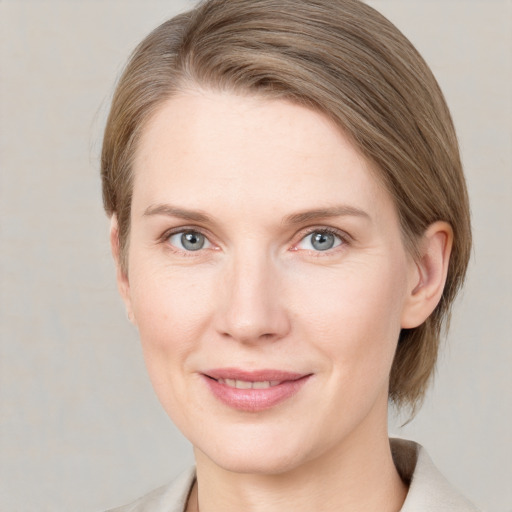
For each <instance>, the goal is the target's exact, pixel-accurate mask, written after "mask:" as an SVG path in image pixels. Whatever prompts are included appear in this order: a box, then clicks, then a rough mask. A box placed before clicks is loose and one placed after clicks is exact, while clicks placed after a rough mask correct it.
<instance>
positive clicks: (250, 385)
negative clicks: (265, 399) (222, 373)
mask: <svg viewBox="0 0 512 512" xmlns="http://www.w3.org/2000/svg"><path fill="white" fill-rule="evenodd" d="M218 381H219V382H220V383H221V384H225V385H226V386H229V387H230V388H237V389H267V388H270V387H273V386H277V385H278V384H280V383H281V381H279V380H264V381H261V382H250V381H246V380H235V379H219V380H218Z"/></svg>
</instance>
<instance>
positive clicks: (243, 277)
mask: <svg viewBox="0 0 512 512" xmlns="http://www.w3.org/2000/svg"><path fill="white" fill-rule="evenodd" d="M282 292H283V287H282V276H281V275H280V272H279V269H278V268H277V265H276V264H275V263H273V262H272V261H271V258H270V257H268V256H265V255H261V256H259V257H256V256H254V254H253V255H251V257H247V256H245V257H244V256H243V255H240V256H239V257H238V258H237V259H235V260H233V261H232V262H231V263H230V265H229V268H228V269H227V270H226V272H225V273H224V275H223V276H222V283H220V286H219V297H218V303H217V308H216V309H217V314H216V329H217V332H218V333H220V335H221V336H223V337H225V338H230V339H233V340H236V341H238V342H241V343H244V344H251V343H257V342H260V343H261V342H262V341H264V340H267V341H277V340H279V339H281V338H283V337H285V336H286V335H287V334H288V333H289V331H290V328H291V325H290V319H289V315H288V313H287V310H286V307H285V304H284V302H285V299H284V294H283V293H282Z"/></svg>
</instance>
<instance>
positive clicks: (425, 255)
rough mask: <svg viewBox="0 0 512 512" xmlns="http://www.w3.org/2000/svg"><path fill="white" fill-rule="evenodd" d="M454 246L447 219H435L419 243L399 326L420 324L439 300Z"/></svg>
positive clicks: (412, 326)
mask: <svg viewBox="0 0 512 512" xmlns="http://www.w3.org/2000/svg"><path fill="white" fill-rule="evenodd" d="M452 245H453V230H452V228H451V226H450V225H449V224H448V223H447V222H442V221H438V222H434V223H433V224H431V225H430V226H429V227H428V229H427V230H426V232H425V234H424V235H423V237H422V240H421V242H420V246H419V247H420V255H419V259H416V260H415V261H414V262H413V264H412V265H413V266H412V268H411V274H410V279H409V288H408V292H407V297H406V301H405V305H404V308H403V310H402V328H404V329H412V328H414V327H418V326H419V325H421V324H422V323H423V322H424V321H425V320H426V319H427V318H428V317H429V316H430V314H431V313H432V312H433V311H434V309H435V308H436V306H437V304H438V303H439V301H440V300H441V296H442V294H443V290H444V285H445V283H446V276H447V274H448V263H449V261H450V253H451V250H452Z"/></svg>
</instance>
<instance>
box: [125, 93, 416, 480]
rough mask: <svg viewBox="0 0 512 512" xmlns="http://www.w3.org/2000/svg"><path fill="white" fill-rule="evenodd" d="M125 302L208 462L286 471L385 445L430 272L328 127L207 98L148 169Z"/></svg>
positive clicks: (378, 190)
mask: <svg viewBox="0 0 512 512" xmlns="http://www.w3.org/2000/svg"><path fill="white" fill-rule="evenodd" d="M134 173H135V178H134V190H133V203H132V217H131V222H132V224H131V233H130V246H129V253H128V264H129V271H128V275H127V276H122V275H121V277H120V281H121V289H122V293H123V295H124V298H125V300H126V303H127V307H128V308H129V310H130V312H131V314H132V316H133V319H134V323H135V324H136V325H137V327H138V329H139V332H140V337H141V341H142V346H143V351H144V356H145V360H146V364H147V367H148V370H149V375H150V378H151V380H152V383H153V386H154V388H155V390H156V393H157V395H158V397H159V399H160V401H161V403H162V404H163V406H164V408H165V410H166V411H167V413H168V414H169V416H170V417H171V418H172V419H173V421H174V422H175V423H176V424H177V426H178V427H179V428H180V430H181V431H182V432H183V433H184V434H185V436H186V437H188V438H189V440H190V441H191V442H192V444H193V445H194V446H195V447H196V450H197V452H198V453H200V454H202V455H203V456H204V457H207V458H208V460H210V461H213V462H214V463H215V464H217V465H218V466H221V467H223V468H226V469H229V470H232V471H242V472H266V473H274V472H283V471H286V470H290V469H292V468H296V467H299V466H300V465H301V464H306V463H307V462H308V461H311V460H315V459H318V458H321V457H324V456H327V454H329V453H332V452H333V451H336V450H343V449H346V448H348V446H349V445H350V444H351V443H354V442H356V441H355V440H359V442H361V439H363V438H364V436H367V437H368V436H370V437H371V436H374V435H375V434H376V432H382V431H384V432H385V429H386V410H387V388H388V375H389V371H390V367H391V363H392V359H393V355H394V351H395V348H396V343H397V339H398V335H399V332H400V328H401V325H402V324H403V322H404V317H405V316H406V315H407V297H408V295H409V293H410V288H411V282H412V276H413V275H414V272H415V266H414V264H413V262H412V261H411V258H410V257H409V256H408V254H407V252H406V250H405V249H404V246H403V244H402V239H401V233H400V227H399V222H398V218H397V214H396V211H395V208H394V205H393V203H392V200H391V198H390V196H389V195H388V193H387V192H386V191H385V190H384V189H383V188H382V187H381V186H380V185H379V183H378V182H377V180H376V179H375V178H374V175H373V174H372V171H371V169H370V167H369V165H368V163H367V162H366V161H365V159H364V158H363V157H362V156H361V155H360V154H359V153H358V152H357V151H356V149H355V148H354V146H353V145H352V144H351V143H350V142H349V140H348V139H347V138H346V137H345V136H344V135H343V133H342V132H341V131H340V130H339V129H338V128H336V127H335V126H334V125H333V124H331V123H330V122H329V121H328V120H327V119H326V118H325V117H324V116H323V115H321V114H319V113H317V112H314V111H311V110H308V109H306V108H304V107H301V106H298V105H294V104H292V103H288V102H286V101H282V100H268V99H261V98H255V97H247V96H237V95H234V94H230V93H219V92H212V91H199V90H197V91H194V90H192V91H190V92H187V93H182V94H181V95H178V96H176V97H173V98H172V99H170V100H168V101H167V103H165V104H164V105H163V106H162V107H161V108H160V110H159V111H158V112H157V113H156V115H155V116H154V117H153V118H152V119H151V122H150V123H149V124H148V125H147V127H146V129H145V132H144V134H143V137H142V139H141V142H140V146H139V148H138V152H137V154H136V158H135V162H134Z"/></svg>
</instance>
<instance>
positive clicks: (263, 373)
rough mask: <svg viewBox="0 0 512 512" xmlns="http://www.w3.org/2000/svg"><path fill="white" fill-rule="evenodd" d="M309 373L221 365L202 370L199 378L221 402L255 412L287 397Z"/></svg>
mask: <svg viewBox="0 0 512 512" xmlns="http://www.w3.org/2000/svg"><path fill="white" fill-rule="evenodd" d="M311 376H312V374H300V373H292V372H284V371H278V370H259V371H243V370H239V369H234V368H225V369H217V370H210V371H208V372H206V373H204V374H203V380H204V382H205V383H206V385H207V387H208V389H209V391H210V392H211V394H212V395H213V397H214V398H216V399H217V400H218V401H219V402H221V403H222V404H224V405H227V406H228V407H230V408H231V409H236V410H239V411H244V412H259V411H264V410H267V409H270V408H272V407H275V406H277V405H278V404H281V403H282V402H285V401H286V400H288V399H290V398H291V397H292V396H294V395H295V394H297V393H298V392H299V391H300V390H301V389H302V388H303V387H304V385H305V384H306V383H307V382H308V381H309V378H310V377H311Z"/></svg>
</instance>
